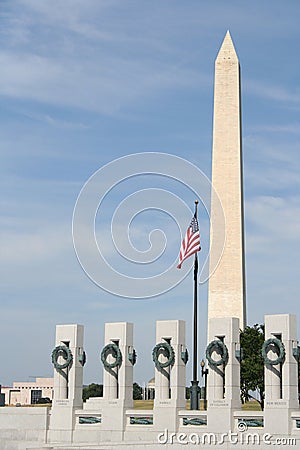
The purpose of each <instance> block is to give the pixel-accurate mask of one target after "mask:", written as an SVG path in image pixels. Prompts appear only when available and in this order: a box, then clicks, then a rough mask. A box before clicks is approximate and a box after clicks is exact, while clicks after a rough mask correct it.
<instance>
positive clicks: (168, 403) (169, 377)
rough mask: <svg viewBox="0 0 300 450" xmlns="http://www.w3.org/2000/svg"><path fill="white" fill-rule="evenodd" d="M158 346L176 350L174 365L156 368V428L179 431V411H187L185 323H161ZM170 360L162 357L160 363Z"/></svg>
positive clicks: (178, 321) (158, 332)
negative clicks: (183, 356)
mask: <svg viewBox="0 0 300 450" xmlns="http://www.w3.org/2000/svg"><path fill="white" fill-rule="evenodd" d="M156 343H157V344H160V343H169V344H170V346H171V347H172V348H173V350H174V354H175V358H174V364H173V365H171V366H169V367H167V368H164V369H162V370H159V369H158V368H157V367H155V399H154V426H155V429H156V430H157V431H161V432H162V431H164V429H166V428H167V429H168V430H169V431H172V432H173V431H176V430H177V428H178V425H179V421H178V412H179V410H181V409H186V400H185V387H186V374H185V372H186V370H185V363H184V361H183V360H182V358H181V356H182V352H185V350H186V344H185V321H183V320H160V321H157V322H156ZM166 359H167V357H164V356H163V355H162V354H161V355H159V361H160V362H162V363H163V362H165V361H166Z"/></svg>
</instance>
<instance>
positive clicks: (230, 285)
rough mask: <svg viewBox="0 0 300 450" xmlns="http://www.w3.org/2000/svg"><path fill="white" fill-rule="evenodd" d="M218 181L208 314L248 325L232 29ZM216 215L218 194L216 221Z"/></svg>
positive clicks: (215, 157)
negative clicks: (217, 238) (217, 251)
mask: <svg viewBox="0 0 300 450" xmlns="http://www.w3.org/2000/svg"><path fill="white" fill-rule="evenodd" d="M212 185H213V187H214V189H215V190H216V192H217V194H218V196H219V198H220V200H221V203H222V207H223V210H224V215H225V224H226V229H225V236H226V238H225V247H224V251H223V255H222V257H221V259H220V262H219V265H218V266H217V268H216V270H215V272H214V273H213V275H212V276H211V278H210V279H209V288H208V319H211V318H222V317H237V318H239V319H240V328H242V329H243V328H244V327H245V326H246V301H245V300H246V299H245V263H244V211H243V175H242V142H241V96H240V65H239V60H238V57H237V54H236V51H235V48H234V46H233V43H232V40H231V36H230V33H229V31H227V33H226V36H225V39H224V41H223V43H222V46H221V49H220V51H219V54H218V56H217V59H216V61H215V84H214V122H213V154H212ZM216 215H217V209H216V207H215V206H214V200H213V196H212V203H211V223H214V222H215V220H214V218H216ZM212 233H218V230H217V229H214V230H213V229H212V228H211V237H212ZM210 260H211V261H212V260H213V255H211V257H210ZM211 269H212V268H211Z"/></svg>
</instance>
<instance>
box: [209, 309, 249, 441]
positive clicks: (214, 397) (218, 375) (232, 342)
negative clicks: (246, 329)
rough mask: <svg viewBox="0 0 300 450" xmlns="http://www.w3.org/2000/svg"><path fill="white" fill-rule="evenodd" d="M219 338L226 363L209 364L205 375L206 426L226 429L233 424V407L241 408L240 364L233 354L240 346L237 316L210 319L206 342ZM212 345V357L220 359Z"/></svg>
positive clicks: (216, 429) (211, 428)
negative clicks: (225, 356) (226, 354)
mask: <svg viewBox="0 0 300 450" xmlns="http://www.w3.org/2000/svg"><path fill="white" fill-rule="evenodd" d="M219 340H220V341H222V342H223V343H224V344H225V346H226V347H227V350H228V360H227V363H226V364H224V365H223V364H222V365H219V366H214V365H212V364H210V363H209V364H208V377H207V399H208V406H207V426H208V428H209V430H210V431H212V432H216V433H226V432H228V431H229V430H233V429H234V428H233V427H234V417H233V412H234V410H238V409H241V400H240V364H239V361H238V360H237V359H236V357H235V351H236V350H237V349H238V348H239V342H240V336H239V319H238V318H236V317H231V318H229V317H226V318H223V319H221V318H217V319H210V323H209V343H211V342H213V341H219ZM215 349H216V347H213V349H212V350H213V351H212V353H211V358H212V359H213V360H214V361H218V360H220V359H221V354H220V351H219V350H215Z"/></svg>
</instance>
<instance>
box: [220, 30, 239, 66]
mask: <svg viewBox="0 0 300 450" xmlns="http://www.w3.org/2000/svg"><path fill="white" fill-rule="evenodd" d="M228 59H231V60H233V61H238V56H237V53H236V51H235V48H234V45H233V42H232V39H231V35H230V32H229V30H227V33H226V35H225V38H224V40H223V42H222V45H221V48H220V50H219V53H218V56H217V58H216V61H218V62H220V61H221V60H228Z"/></svg>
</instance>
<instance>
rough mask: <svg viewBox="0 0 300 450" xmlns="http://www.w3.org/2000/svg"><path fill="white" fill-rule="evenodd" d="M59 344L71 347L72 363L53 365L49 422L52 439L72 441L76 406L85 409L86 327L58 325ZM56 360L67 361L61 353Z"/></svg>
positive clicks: (53, 440) (56, 341)
mask: <svg viewBox="0 0 300 450" xmlns="http://www.w3.org/2000/svg"><path fill="white" fill-rule="evenodd" d="M59 346H62V347H67V348H68V349H69V350H70V352H71V355H72V362H71V364H70V365H69V366H68V367H67V368H65V369H55V368H54V398H53V402H52V410H51V417H50V424H49V442H71V441H72V434H73V430H74V426H75V409H76V408H82V384H83V366H82V363H81V356H82V354H83V326H82V325H77V324H76V325H57V326H56V338H55V347H59ZM57 362H58V364H63V363H64V362H66V360H65V359H64V358H63V357H62V356H61V355H60V354H59V356H58V358H57ZM62 372H63V373H64V374H65V375H63V374H62Z"/></svg>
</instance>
